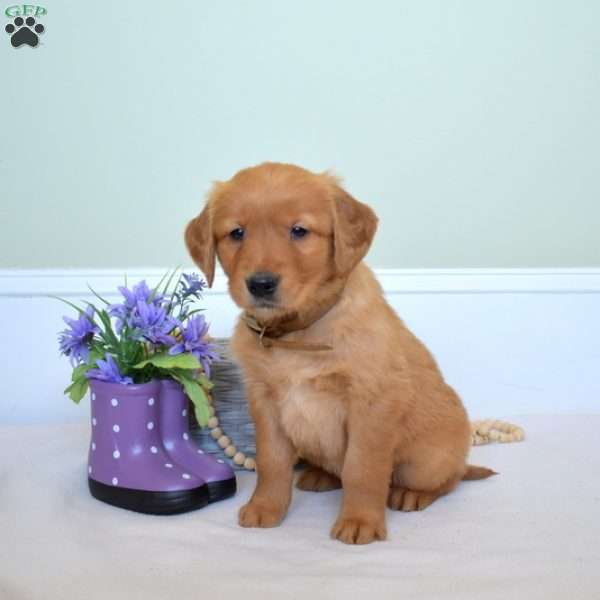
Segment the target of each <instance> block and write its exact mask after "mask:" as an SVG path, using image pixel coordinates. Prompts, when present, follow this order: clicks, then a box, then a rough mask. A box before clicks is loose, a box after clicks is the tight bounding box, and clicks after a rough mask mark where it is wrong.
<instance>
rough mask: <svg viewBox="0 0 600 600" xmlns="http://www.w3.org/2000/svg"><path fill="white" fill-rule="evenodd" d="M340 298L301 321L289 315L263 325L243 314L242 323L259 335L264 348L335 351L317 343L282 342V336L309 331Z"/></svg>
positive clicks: (329, 346) (245, 313) (328, 346)
mask: <svg viewBox="0 0 600 600" xmlns="http://www.w3.org/2000/svg"><path fill="white" fill-rule="evenodd" d="M338 300H339V296H336V297H335V298H333V300H332V301H331V302H330V303H328V304H327V305H325V306H322V307H319V308H318V309H317V310H315V311H313V314H310V315H309V316H307V317H305V318H304V319H301V318H300V317H299V316H298V314H293V315H289V316H287V317H286V318H284V319H282V320H279V321H276V322H272V323H261V322H260V321H258V320H257V319H256V317H254V316H252V315H250V314H248V313H247V312H244V313H242V317H241V318H242V321H244V323H246V325H247V326H248V328H249V329H251V330H252V331H254V332H255V333H257V334H258V339H259V341H260V344H261V346H262V347H263V348H273V347H275V348H287V349H288V350H333V346H331V345H329V344H320V343H315V342H299V341H294V340H281V339H279V338H281V337H282V336H284V335H286V334H287V333H292V332H293V331H301V330H303V329H307V328H308V327H310V326H311V325H312V324H313V323H315V322H316V321H318V320H319V319H320V318H321V317H323V316H324V315H325V314H326V313H327V312H329V310H330V309H331V308H332V307H333V306H334V305H335V304H336V303H337V301H338Z"/></svg>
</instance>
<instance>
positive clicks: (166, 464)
mask: <svg viewBox="0 0 600 600" xmlns="http://www.w3.org/2000/svg"><path fill="white" fill-rule="evenodd" d="M165 467H167V469H172V468H173V465H172V464H171V463H165Z"/></svg>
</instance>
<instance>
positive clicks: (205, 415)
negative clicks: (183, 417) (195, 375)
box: [175, 374, 210, 427]
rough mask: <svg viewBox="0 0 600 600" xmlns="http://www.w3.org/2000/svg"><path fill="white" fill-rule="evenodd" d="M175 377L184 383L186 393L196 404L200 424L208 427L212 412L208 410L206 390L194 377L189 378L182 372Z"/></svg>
mask: <svg viewBox="0 0 600 600" xmlns="http://www.w3.org/2000/svg"><path fill="white" fill-rule="evenodd" d="M175 379H177V381H179V383H181V384H182V385H183V387H184V389H185V393H186V394H187V395H188V397H189V398H190V400H191V401H192V404H193V405H194V414H195V415H196V420H197V421H198V424H199V425H200V426H201V427H206V426H207V425H208V419H209V418H210V413H209V411H208V407H209V404H208V398H207V396H206V393H205V391H204V390H203V389H202V386H201V385H200V384H199V383H198V382H196V381H194V380H193V379H189V378H188V377H186V376H183V375H181V374H179V375H176V376H175Z"/></svg>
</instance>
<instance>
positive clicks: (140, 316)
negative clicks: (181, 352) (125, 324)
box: [129, 300, 181, 346]
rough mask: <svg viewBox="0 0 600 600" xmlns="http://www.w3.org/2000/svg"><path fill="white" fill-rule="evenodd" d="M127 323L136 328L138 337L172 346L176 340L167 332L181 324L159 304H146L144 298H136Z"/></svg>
mask: <svg viewBox="0 0 600 600" xmlns="http://www.w3.org/2000/svg"><path fill="white" fill-rule="evenodd" d="M129 325H130V326H131V327H132V328H134V329H135V330H137V335H138V336H139V337H142V338H145V339H147V340H148V341H149V342H152V343H153V344H166V345H167V346H172V345H173V344H174V343H175V341H176V340H175V338H174V337H173V336H171V335H168V334H169V333H170V332H171V331H173V329H175V327H178V326H180V325H181V324H180V323H179V321H178V320H177V319H175V318H173V317H171V316H169V315H167V311H166V310H165V309H164V308H162V307H161V306H156V305H155V304H147V303H146V301H145V300H138V302H137V306H136V308H135V310H134V311H133V312H132V314H131V318H130V320H129Z"/></svg>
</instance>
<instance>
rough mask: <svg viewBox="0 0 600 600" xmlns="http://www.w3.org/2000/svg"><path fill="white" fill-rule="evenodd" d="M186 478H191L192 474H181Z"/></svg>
mask: <svg viewBox="0 0 600 600" xmlns="http://www.w3.org/2000/svg"><path fill="white" fill-rule="evenodd" d="M181 476H182V477H183V478H184V479H191V475H189V474H188V473H183V474H182V475H181Z"/></svg>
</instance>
